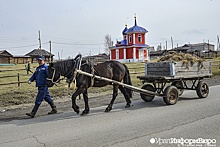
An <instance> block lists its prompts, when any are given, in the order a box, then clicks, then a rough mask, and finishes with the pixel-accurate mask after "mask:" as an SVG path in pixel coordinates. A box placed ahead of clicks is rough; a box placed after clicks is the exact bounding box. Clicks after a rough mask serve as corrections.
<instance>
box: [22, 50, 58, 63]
mask: <svg viewBox="0 0 220 147" xmlns="http://www.w3.org/2000/svg"><path fill="white" fill-rule="evenodd" d="M39 55H43V56H44V57H45V61H48V62H49V61H50V57H51V61H53V56H54V55H53V54H50V53H49V52H48V51H46V50H44V49H34V50H32V51H31V52H29V53H27V54H26V55H25V56H30V58H31V62H32V63H33V62H37V59H38V56H39Z"/></svg>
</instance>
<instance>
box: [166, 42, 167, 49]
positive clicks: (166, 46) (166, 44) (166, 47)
mask: <svg viewBox="0 0 220 147" xmlns="http://www.w3.org/2000/svg"><path fill="white" fill-rule="evenodd" d="M166 50H167V41H166Z"/></svg>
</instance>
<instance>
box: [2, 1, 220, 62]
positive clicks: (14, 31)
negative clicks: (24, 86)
mask: <svg viewBox="0 0 220 147" xmlns="http://www.w3.org/2000/svg"><path fill="white" fill-rule="evenodd" d="M0 8H1V9H0V11H1V13H0V50H2V49H6V50H8V51H9V52H10V53H11V54H13V55H24V54H26V53H28V52H30V51H31V50H33V49H34V48H38V47H39V43H38V30H40V31H41V40H42V48H44V49H46V50H49V41H50V40H51V41H52V52H53V54H55V58H57V56H58V52H59V54H60V56H62V58H67V57H68V56H70V57H75V56H76V55H77V54H78V53H79V52H80V53H82V54H83V55H84V56H85V55H89V54H92V55H94V54H98V53H103V52H104V37H105V35H106V34H109V35H111V38H112V40H113V41H114V43H115V42H116V39H118V40H122V34H121V32H122V30H123V29H124V26H125V24H127V25H128V27H132V26H133V25H134V14H135V13H136V16H137V24H138V25H139V26H141V27H144V28H146V29H147V30H148V31H149V32H148V33H147V34H146V44H148V45H150V46H154V47H155V48H157V46H158V45H159V44H160V43H161V45H162V46H165V42H166V41H167V42H168V48H171V37H172V38H173V42H174V46H177V44H178V46H181V45H184V44H185V43H189V42H190V43H201V42H208V40H209V42H210V43H212V44H214V45H215V46H216V44H217V35H220V20H219V15H220V0H0Z"/></svg>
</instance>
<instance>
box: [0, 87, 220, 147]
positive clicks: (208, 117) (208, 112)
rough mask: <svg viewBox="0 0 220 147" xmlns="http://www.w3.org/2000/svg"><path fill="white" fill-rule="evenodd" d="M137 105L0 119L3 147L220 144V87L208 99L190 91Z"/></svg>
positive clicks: (213, 90) (138, 101)
mask: <svg viewBox="0 0 220 147" xmlns="http://www.w3.org/2000/svg"><path fill="white" fill-rule="evenodd" d="M132 104H133V106H132V107H131V108H124V106H125V103H119V104H115V105H114V108H113V110H112V111H111V112H109V113H105V112H104V110H105V108H106V106H102V107H96V108H92V109H91V112H90V114H89V115H88V116H84V117H82V116H79V115H77V114H75V113H74V112H73V111H69V112H63V113H59V114H55V115H48V116H38V117H36V118H33V119H28V118H27V119H21V120H12V121H7V122H1V123H0V147H11V146H16V147H18V146H21V147H34V146H36V147H40V146H46V147H49V146H65V147H67V146H71V147H81V146H82V147H84V146H89V147H97V146H107V147H108V146H111V147H112V146H115V147H134V146H138V147H139V146H141V147H142V146H147V147H149V146H159V145H160V146H161V147H163V146H178V145H180V143H182V145H189V143H190V142H193V141H194V142H195V141H196V142H197V143H195V144H192V145H194V146H196V145H203V146H207V143H210V144H209V145H213V146H220V86H212V87H210V94H209V96H208V98H206V99H199V98H197V95H196V92H195V91H185V92H184V94H183V95H182V96H181V98H180V100H179V101H178V102H177V104H176V105H172V106H167V105H165V104H164V102H163V100H162V98H160V97H156V98H155V99H154V100H153V102H150V103H146V102H144V101H142V100H135V101H133V103H132ZM178 142H179V143H178Z"/></svg>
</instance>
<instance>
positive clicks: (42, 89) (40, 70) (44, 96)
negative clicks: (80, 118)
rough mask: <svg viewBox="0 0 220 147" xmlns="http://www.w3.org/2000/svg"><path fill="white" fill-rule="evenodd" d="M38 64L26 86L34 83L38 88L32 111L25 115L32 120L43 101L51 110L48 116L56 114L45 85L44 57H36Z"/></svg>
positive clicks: (46, 69)
mask: <svg viewBox="0 0 220 147" xmlns="http://www.w3.org/2000/svg"><path fill="white" fill-rule="evenodd" d="M38 63H39V66H38V67H37V68H36V71H35V72H34V73H33V75H32V76H31V78H30V79H29V80H28V84H31V82H33V81H36V87H38V93H37V97H36V100H35V105H34V108H33V109H32V111H31V112H30V113H26V115H28V116H30V117H32V118H33V117H34V116H35V114H36V112H37V110H38V108H39V106H40V105H41V103H42V101H43V100H45V101H46V102H47V103H48V104H49V105H50V106H51V108H52V110H51V111H50V112H49V113H48V114H55V113H57V109H56V106H55V105H54V102H53V100H52V99H51V97H50V93H49V90H48V87H47V85H46V81H47V75H48V67H47V65H46V64H45V58H44V56H39V57H38Z"/></svg>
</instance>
